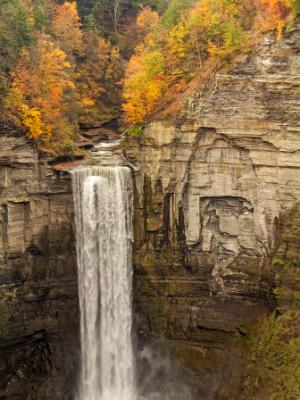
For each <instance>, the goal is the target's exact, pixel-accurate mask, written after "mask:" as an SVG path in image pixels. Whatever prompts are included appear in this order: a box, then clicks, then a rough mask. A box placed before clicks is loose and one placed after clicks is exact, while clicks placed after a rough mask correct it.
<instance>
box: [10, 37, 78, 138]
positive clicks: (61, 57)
mask: <svg viewBox="0 0 300 400" xmlns="http://www.w3.org/2000/svg"><path fill="white" fill-rule="evenodd" d="M70 69H71V65H70V63H69V62H68V61H67V60H66V54H65V53H64V52H63V51H62V50H61V49H59V48H58V47H56V45H55V44H54V43H53V42H52V41H51V39H50V38H49V37H48V36H47V35H41V36H40V37H39V39H38V41H37V43H36V45H35V47H34V48H33V49H31V52H28V50H24V51H23V52H22V53H21V57H20V60H19V63H18V65H17V67H16V69H15V70H14V71H13V73H12V85H11V89H10V92H9V94H8V96H7V99H6V102H5V103H6V109H7V110H8V111H9V110H10V114H13V113H14V111H13V110H17V113H16V114H17V116H16V118H18V119H19V121H20V122H21V123H22V124H23V125H24V126H25V127H26V128H28V132H29V137H30V138H34V139H38V138H39V137H41V136H44V135H51V134H52V133H53V131H54V130H55V127H56V126H57V123H58V120H59V118H62V115H63V114H64V112H65V109H64V107H65V106H66V105H65V94H66V92H68V91H73V90H74V88H75V85H74V82H73V81H72V79H71V77H70Z"/></svg>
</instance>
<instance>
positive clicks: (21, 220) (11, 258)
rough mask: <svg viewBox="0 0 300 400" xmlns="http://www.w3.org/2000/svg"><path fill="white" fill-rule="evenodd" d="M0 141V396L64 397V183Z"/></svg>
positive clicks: (8, 141)
mask: <svg viewBox="0 0 300 400" xmlns="http://www.w3.org/2000/svg"><path fill="white" fill-rule="evenodd" d="M48 161H49V160H48V159H39V158H38V155H37V152H36V150H35V149H34V146H33V145H32V143H29V142H27V141H26V140H25V139H24V138H22V137H16V136H14V135H6V134H4V133H3V134H2V135H1V136H0V398H1V399H2V398H3V399H16V400H17V399H20V400H24V399H27V398H28V399H38V400H45V399H68V398H70V395H71V393H72V391H73V389H74V376H75V370H76V367H77V365H76V364H77V358H78V353H79V349H78V333H79V331H78V300H77V278H76V276H77V275H76V270H77V267H76V255H75V245H74V242H75V240H74V233H73V232H74V221H73V200H72V190H71V184H70V183H71V181H70V177H69V175H68V174H65V173H63V172H56V171H55V170H54V169H53V168H52V167H51V166H50V165H49V163H48Z"/></svg>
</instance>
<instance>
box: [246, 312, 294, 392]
mask: <svg viewBox="0 0 300 400" xmlns="http://www.w3.org/2000/svg"><path fill="white" fill-rule="evenodd" d="M299 330H300V312H299V311H293V312H292V311H291V312H287V313H285V314H284V315H281V316H279V317H276V316H275V315H272V316H270V317H268V318H265V319H264V320H263V321H262V323H261V324H260V326H259V328H258V330H257V331H256V332H255V334H253V336H252V338H251V343H250V345H251V347H250V348H251V357H252V362H253V375H254V376H252V379H253V386H254V387H253V395H255V393H259V392H260V390H261V389H263V390H265V391H266V392H268V393H269V396H270V397H269V398H272V399H273V400H298V399H299V394H300V332H299Z"/></svg>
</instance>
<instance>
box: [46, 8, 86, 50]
mask: <svg viewBox="0 0 300 400" xmlns="http://www.w3.org/2000/svg"><path fill="white" fill-rule="evenodd" d="M52 27H53V31H54V34H55V36H56V37H57V39H58V40H59V42H60V46H61V48H62V49H63V50H64V51H65V52H66V53H68V54H71V53H72V52H73V51H81V50H82V48H83V43H82V40H83V32H82V30H81V22H80V17H79V14H78V10H77V4H76V2H75V1H74V2H72V3H69V2H67V1H66V2H65V3H64V4H61V5H57V7H56V10H55V15H54V17H53V21H52Z"/></svg>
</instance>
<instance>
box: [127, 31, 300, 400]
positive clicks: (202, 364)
mask: <svg viewBox="0 0 300 400" xmlns="http://www.w3.org/2000/svg"><path fill="white" fill-rule="evenodd" d="M299 44H300V26H299V25H296V27H295V28H294V29H293V30H292V31H291V32H290V33H289V34H288V35H287V36H286V37H285V39H284V40H283V41H281V42H280V43H276V42H275V41H274V40H273V39H271V38H266V39H265V40H264V43H262V44H261V45H260V47H259V48H257V49H256V50H255V52H253V54H251V55H249V56H247V57H246V58H245V59H244V60H243V61H241V62H240V63H239V64H238V65H236V66H235V67H234V68H233V70H232V71H230V72H228V73H227V74H219V75H218V76H217V78H216V80H215V82H214V85H213V86H212V87H210V88H209V90H206V91H205V92H202V93H198V94H196V95H195V96H194V97H193V98H191V99H189V101H188V103H187V111H186V113H185V115H184V116H183V118H182V122H180V123H177V124H173V123H170V122H168V121H157V122H153V123H152V124H150V125H149V126H148V127H146V128H145V130H144V133H143V136H142V138H141V139H140V140H139V141H137V142H139V143H138V144H136V146H135V148H132V147H131V148H130V149H129V150H128V151H127V155H128V158H129V159H130V160H131V162H133V163H134V164H135V165H136V166H137V168H138V172H137V173H136V218H135V227H136V240H135V273H136V280H135V294H136V298H135V306H136V313H137V316H138V327H139V334H140V335H141V337H144V338H145V340H146V341H147V340H149V338H152V339H156V340H158V339H161V340H167V341H168V342H169V344H170V347H171V348H172V350H173V351H174V352H175V353H176V354H177V355H179V356H180V357H181V359H182V360H183V362H184V363H185V365H186V366H187V367H191V368H192V370H193V373H194V375H195V376H196V377H197V379H196V381H197V382H198V387H197V389H196V391H197V394H198V397H197V398H201V399H216V398H217V396H218V393H221V392H223V391H224V390H223V389H224V386H230V387H231V388H232V390H233V392H231V396H234V394H232V393H237V392H238V390H239V389H238V388H239V385H240V383H239V382H240V379H241V370H242V358H243V356H242V355H241V354H242V352H243V349H242V347H241V346H239V344H238V341H239V340H238V339H240V338H243V337H244V336H247V334H248V330H249V327H250V326H251V325H253V323H254V322H255V321H256V320H257V319H258V318H259V317H261V316H262V315H263V314H264V313H266V312H267V311H268V310H270V309H272V308H273V307H274V306H275V304H276V299H275V297H274V292H273V286H274V283H273V277H274V275H273V268H272V265H273V261H272V260H273V258H274V252H275V250H274V249H275V248H274V246H275V240H274V238H275V236H276V235H275V232H276V229H277V227H278V225H279V218H280V215H281V214H282V212H283V211H284V210H288V209H290V208H291V207H293V206H294V205H295V204H296V202H297V200H299V199H300V56H299V50H300V47H299ZM292 215H293V214H285V218H290V221H289V223H288V224H289V225H290V226H293V224H294V223H295V221H293V217H292ZM285 222H286V221H285ZM290 232H294V233H292V234H291V235H292V236H293V235H296V236H297V234H296V233H295V232H296V229H293V228H291V231H290ZM287 236H288V235H286V236H285V238H286V237H287ZM297 240H298V239H297ZM290 242H291V243H298V242H297V241H296V240H294V241H293V240H292V239H290ZM277 246H279V248H280V246H281V245H280V244H278V243H277ZM294 251H299V247H297V250H295V246H294ZM298 284H299V280H298ZM298 289H299V288H298ZM234 391H236V392H234ZM235 396H237V395H235ZM220 398H221V397H220ZM230 398H233V397H230ZM234 398H235V397H234Z"/></svg>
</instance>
